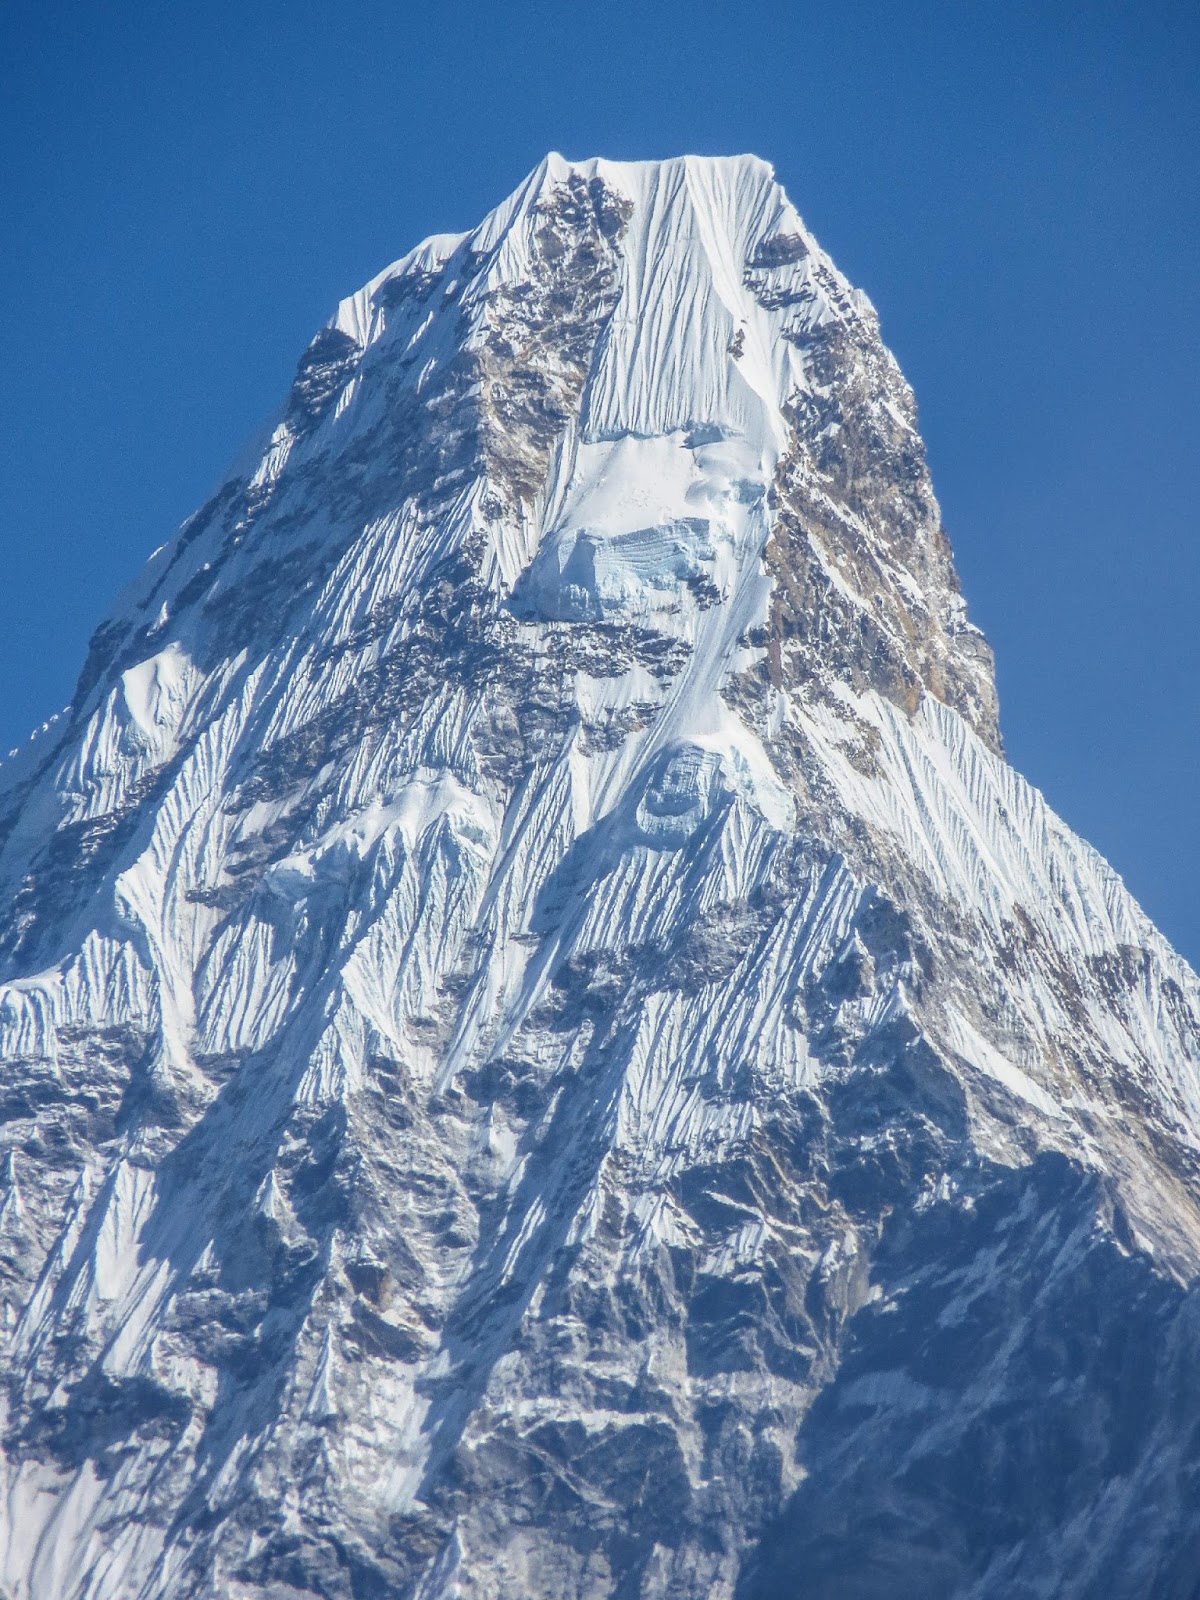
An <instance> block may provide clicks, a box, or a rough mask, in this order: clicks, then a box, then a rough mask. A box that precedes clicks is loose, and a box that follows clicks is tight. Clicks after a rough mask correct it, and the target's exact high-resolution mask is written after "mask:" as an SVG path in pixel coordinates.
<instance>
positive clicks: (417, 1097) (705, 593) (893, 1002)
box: [0, 156, 1200, 1600]
mask: <svg viewBox="0 0 1200 1600" xmlns="http://www.w3.org/2000/svg"><path fill="white" fill-rule="evenodd" d="M0 908H2V909H0V1154H2V1156H3V1166H2V1168H0V1303H2V1305H3V1315H2V1327H0V1339H2V1341H3V1357H2V1360H0V1373H2V1374H3V1379H4V1385H5V1407H4V1410H3V1414H2V1430H3V1432H2V1444H3V1456H2V1461H0V1470H2V1472H3V1477H4V1493H3V1495H0V1594H3V1595H6V1596H9V1597H11V1600H131V1597H134V1596H136V1597H138V1600H167V1597H170V1600H187V1597H193V1600H200V1597H207V1596H212V1595H222V1596H228V1597H232V1600H311V1597H317V1596H320V1597H323V1600H343V1597H352V1600H377V1597H388V1600H451V1597H454V1600H560V1597H575V1600H593V1597H595V1600H600V1597H613V1600H617V1597H620V1600H635V1597H636V1600H693V1597H698V1596H705V1597H717V1600H720V1597H724V1600H775V1597H782V1600H789V1597H796V1600H825V1597H833V1596H837V1597H838V1600H846V1597H854V1600H885V1597H886V1600H897V1597H907V1596H912V1597H913V1600H917V1597H920V1600H936V1597H942V1596H945V1597H947V1600H949V1597H955V1600H960V1597H961V1600H968V1597H970V1600H1014V1597H1029V1600H1035V1597H1037V1600H1043V1597H1044V1600H1101V1597H1103V1600H1114V1597H1116V1600H1123V1597H1126V1596H1128V1597H1131V1600H1132V1597H1135V1596H1136V1597H1141V1596H1144V1595H1147V1594H1154V1595H1156V1596H1157V1595H1162V1596H1173V1597H1174V1596H1177V1597H1179V1600H1189V1597H1192V1596H1194V1595H1195V1594H1196V1593H1197V1592H1200V1512H1198V1511H1197V1507H1198V1506H1200V1494H1198V1492H1197V1491H1198V1489H1200V1484H1198V1483H1197V1474H1198V1473H1200V1399H1198V1398H1197V1390H1196V1387H1195V1384H1194V1381H1193V1377H1192V1375H1193V1373H1194V1372H1195V1371H1196V1368H1197V1364H1198V1360H1200V1323H1198V1317H1200V1312H1198V1308H1197V1298H1196V1293H1195V1290H1194V1289H1193V1288H1192V1287H1191V1286H1192V1284H1193V1281H1194V1279H1195V1277H1196V1273H1197V1264H1198V1261H1200V1208H1198V1203H1197V1195H1198V1192H1200V1191H1198V1189H1197V1160H1198V1150H1200V1020H1198V1019H1200V987H1198V985H1197V980H1196V978H1195V976H1194V975H1193V974H1192V973H1191V971H1190V970H1189V969H1188V968H1187V967H1186V965H1185V964H1184V963H1183V962H1182V961H1181V960H1180V959H1179V958H1178V957H1177V956H1176V955H1175V954H1174V952H1172V951H1171V949H1170V948H1169V947H1168V946H1167V945H1166V943H1165V941H1164V940H1163V939H1162V938H1161V937H1160V936H1159V935H1158V933H1157V932H1156V931H1155V930H1154V929H1153V928H1152V927H1151V926H1150V924H1149V923H1148V922H1147V921H1146V919H1145V918H1144V916H1143V915H1142V914H1141V912H1140V911H1139V910H1138V908H1137V907H1136V906H1135V905H1134V904H1133V902H1132V901H1131V900H1130V898H1129V896H1128V895H1127V894H1126V892H1125V890H1124V888H1123V886H1122V885H1121V883H1120V882H1119V880H1118V879H1117V878H1116V877H1115V875H1114V874H1113V873H1112V871H1111V870H1110V869H1109V868H1108V867H1107V866H1106V865H1105V863H1104V862H1103V861H1102V860H1100V858H1099V857H1098V856H1097V855H1096V854H1095V853H1094V852H1093V851H1092V850H1090V849H1089V848H1088V847H1087V846H1086V845H1085V844H1083V843H1082V842H1081V841H1079V840H1078V839H1076V838H1075V837H1074V836H1073V835H1072V834H1071V833H1070V832H1069V831H1068V830H1067V829H1066V828H1065V827H1064V826H1063V824H1062V823H1061V822H1059V820H1058V819H1057V818H1056V817H1055V816H1054V815H1053V814H1052V813H1051V812H1050V811H1049V810H1048V809H1047V807H1046V806H1045V804H1044V802H1043V801H1042V799H1041V797H1040V795H1038V794H1037V793H1036V792H1035V791H1033V790H1032V789H1030V788H1029V787H1028V786H1027V785H1026V784H1025V783H1024V782H1023V781H1022V780H1021V778H1020V777H1019V776H1018V775H1017V774H1016V773H1014V772H1013V771H1012V769H1011V768H1010V767H1008V766H1007V765H1006V763H1005V762H1004V759H1003V755H1002V751H1001V744H1000V737H999V733H998V728H997V720H996V697H995V689H994V684H993V679H992V672H991V657H990V653H989V651H988V648H987V645H986V643H985V642H984V640H983V639H982V637H981V635H980V634H979V633H978V631H977V630H976V629H975V628H974V627H973V626H972V624H971V623H970V622H969V621H968V619H967V614H966V608H965V605H964V602H963V600H962V598H961V596H960V594H959V591H958V586H957V581H956V579H955V575H954V570H953V565H952V560H951V555H950V550H949V547H948V544H947V541H946V538H945V535H944V533H943V531H942V528H941V524H940V518H939V513H938V507H937V502H936V500H935V499H934V496H933V491H932V488H931V485H930V481H929V475H928V471H927V468H926V464H925V455H924V450H923V447H922V444H921V440H920V437H919V435H918V433H917V431H916V420H915V408H914V404H913V399H912V395H911V393H910V391H909V389H908V387H907V385H906V384H905V382H904V379H903V377H902V376H901V374H900V372H899V370H898V369H897V367H896V364H895V362H894V360H893V359H892V357H891V356H890V354H889V353H888V351H887V350H886V348H885V347H884V346H883V344H882V343H881V341H880V337H879V330H878V325H877V321H876V317H875V313H874V311H873V309H872V307H871V305H870V303H869V301H868V300H867V299H866V298H865V296H864V295H862V294H861V293H860V292H858V291H856V290H854V289H852V288H851V287H850V286H849V285H848V284H847V283H846V282H845V280H844V279H843V278H842V277H841V276H840V274H839V273H838V272H837V270H836V269H835V268H834V266H833V265H832V263H831V262H830V261H829V259H828V258H827V257H826V256H825V255H824V254H823V252H822V251H821V249H820V248H819V246H818V245H817V243H816V241H815V240H814V239H813V238H812V237H811V235H810V234H809V233H808V232H807V230H806V229H805V228H804V225H803V223H802V222H801V220H800V218H799V217H798V215H797V214H796V212H795V211H794V210H793V208H792V206H791V205H790V203H789V201H788V200H787V197H786V196H785V195H784V193H783V192H782V190H781V189H780V188H779V186H778V184H777V183H776V182H775V179H774V176H773V174H772V172H771V170H770V168H769V167H767V166H765V165H764V164H763V163H761V162H759V161H757V160H754V159H752V158H748V157H745V158H737V159H729V160H710V159H702V160H701V159H694V158H688V159H686V160H678V161H669V162H663V163H644V164H633V165H621V164H614V163H607V162H603V161H600V162H587V163H582V164H572V163H568V162H565V161H564V160H562V159H561V158H560V157H557V156H551V157H549V158H548V159H547V161H546V162H544V163H543V164H542V166H541V167H539V168H538V170H537V171H536V172H535V173H533V174H532V175H531V176H530V177H529V178H528V179H527V180H526V182H525V183H524V184H523V185H522V186H521V188H520V189H519V190H518V191H517V192H516V193H515V194H514V195H513V196H512V197H511V198H510V199H509V200H507V201H506V202H505V203H504V204H503V205H501V206H500V207H499V208H498V209H497V210H496V211H495V212H493V213H492V214H491V215H490V216H489V217H488V218H486V219H485V220H484V222H483V223H482V224H481V225H480V226H479V227H478V228H477V229H475V230H474V231H473V232H471V233H469V234H465V235H462V236H439V237H435V238H433V239H430V240H428V241H426V242H425V243H424V244H422V245H420V246H419V247H418V248H417V249H416V250H414V251H413V252H412V253H411V254H410V255H408V256H406V257H404V258H403V259H402V260H401V261H399V262H397V263H396V264H395V265H394V266H393V267H391V268H389V269H388V270H387V271H386V272H384V273H382V274H381V275H380V276H379V277H378V278H377V279H375V280H374V281H373V282H372V283H370V284H368V285H367V286H366V287H365V288H364V289H363V290H361V291H360V292H359V293H358V294H356V295H354V296H353V297H352V298H350V299H349V300H346V301H344V302H343V303H342V304H341V306H339V308H338V311H337V314H336V316H335V317H334V319H333V321H332V322H331V323H330V325H329V327H327V328H326V329H325V330H323V331H322V332H321V333H320V334H319V335H318V336H317V338H316V339H315V340H314V341H313V343H312V345H311V346H310V348H309V350H308V351H307V352H306V354H305V355H304V357H303V358H302V360H301V362H300V365H299V368H298V371H297V376H296V381H295V384H294V386H293V390H292V393H291V396H290V398H289V399H288V401H287V404H286V406H285V407H284V409H283V412H282V414H281V420H280V421H279V422H278V424H277V425H276V426H275V428H274V430H273V432H272V433H271V435H270V437H269V439H268V440H267V442H266V444H265V446H263V447H261V448H260V449H258V450H257V451H256V452H252V453H251V454H250V455H248V456H247V458H246V460H245V461H244V462H243V463H242V464H241V465H240V466H239V467H238V469H237V470H236V471H235V473H234V475H233V476H231V477H230V479H229V480H228V481H227V482H226V483H225V484H224V486H223V487H222V488H221V489H220V491H219V492H218V493H217V494H216V495H215V496H214V498H213V499H212V500H211V501H210V502H209V504H208V505H206V506H205V507H203V508H202V509H201V510H200V511H199V512H198V513H197V514H196V516H194V517H193V518H192V519H191V520H190V521H189V522H188V523H187V524H185V526H184V527H183V528H182V529H181V530H180V532H179V534H178V535H177V537H176V538H175V539H174V540H173V541H172V542H171V543H170V544H168V545H166V546H164V548H163V549H162V550H161V551H159V552H158V553H157V554H156V555H155V556H154V557H153V558H152V560H151V561H150V563H149V565H148V566H147V568H146V570H145V572H144V573H143V574H142V576H141V577H140V578H139V579H138V580H137V582H136V583H135V584H134V585H133V586H132V588H131V589H130V590H129V592H128V593H127V595H126V596H125V598H124V600H123V601H122V603H121V605H120V607H119V608H118V611H117V612H116V614H115V615H114V616H113V617H111V618H110V619H109V620H108V621H107V622H105V623H104V624H103V625H102V626H101V628H100V629H99V630H98V632H97V634H96V636H95V638H94V640H93V644H92V649H91V653H90V656H89V659H88V661H87V664H86V665H85V667H84V669H83V673H82V676H81V679H80V682H79V687H78V690H77V692H76V697H75V703H74V704H73V705H72V706H71V707H70V708H69V709H68V710H67V711H66V712H65V713H64V714H63V715H62V716H61V717H60V718H59V719H57V720H56V721H55V722H54V723H53V724H52V725H51V726H50V728H49V729H48V731H47V732H45V733H43V734H42V735H41V736H39V737H38V738H37V739H35V740H34V741H32V742H31V743H30V744H29V746H28V747H27V748H26V749H25V750H24V751H22V752H21V753H20V754H19V755H17V756H16V757H14V758H12V759H11V760H10V761H9V762H8V763H6V764H5V765H3V766H0Z"/></svg>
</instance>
